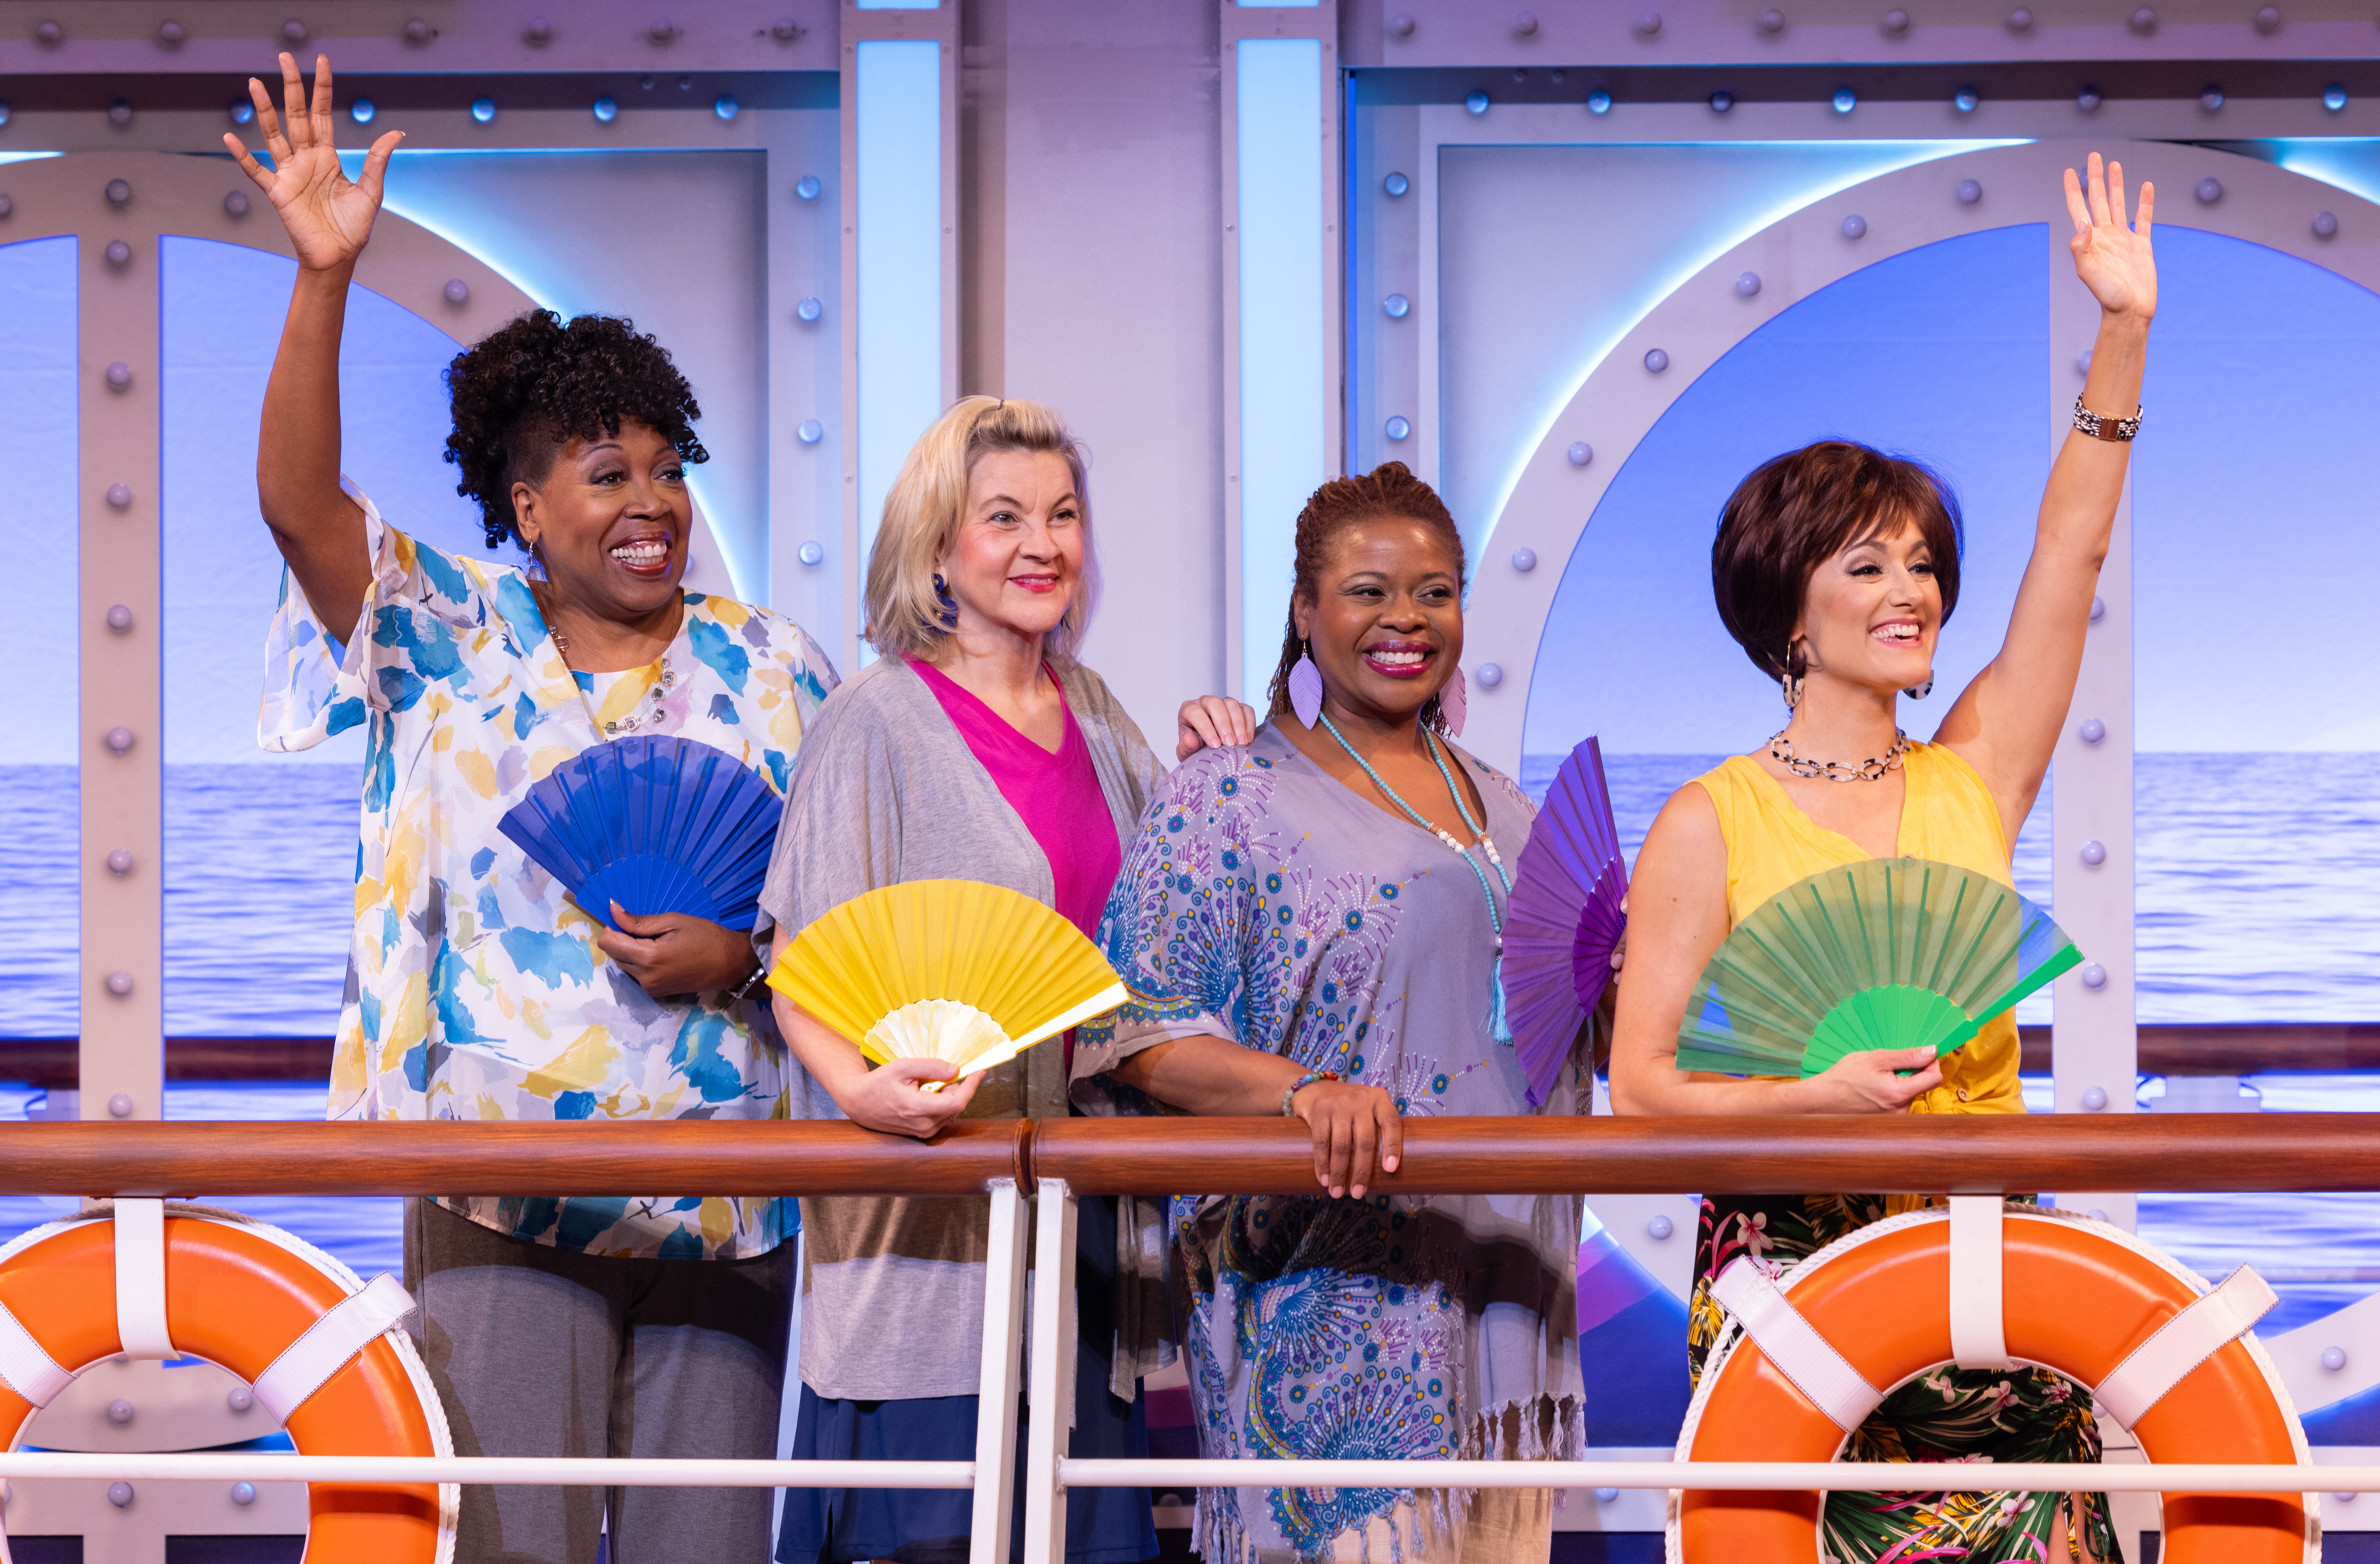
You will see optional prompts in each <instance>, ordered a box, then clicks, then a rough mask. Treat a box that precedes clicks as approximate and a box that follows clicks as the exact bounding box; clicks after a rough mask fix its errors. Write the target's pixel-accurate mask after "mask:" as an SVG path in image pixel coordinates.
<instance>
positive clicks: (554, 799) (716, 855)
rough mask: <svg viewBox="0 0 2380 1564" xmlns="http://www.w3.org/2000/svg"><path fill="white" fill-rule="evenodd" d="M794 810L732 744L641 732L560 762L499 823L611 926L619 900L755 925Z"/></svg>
mask: <svg viewBox="0 0 2380 1564" xmlns="http://www.w3.org/2000/svg"><path fill="white" fill-rule="evenodd" d="M783 811H784V800H783V799H782V798H780V797H778V796H777V794H776V793H775V792H774V791H773V790H772V789H771V787H770V786H769V784H768V783H767V782H763V781H762V780H761V779H760V775H759V772H757V771H755V770H752V769H751V768H750V767H748V766H747V765H745V764H744V763H743V762H742V761H740V760H738V759H736V758H735V757H734V756H732V755H729V754H727V753H726V752H725V751H723V750H719V749H713V748H712V747H711V746H709V745H707V744H696V743H694V742H693V741H692V740H690V739H682V738H655V737H649V736H647V735H644V734H637V735H633V736H631V737H628V738H624V739H620V740H617V741H616V742H613V743H611V744H599V745H597V746H594V747H593V748H591V749H588V750H583V751H581V752H580V753H579V754H577V755H575V756H573V757H572V758H570V759H568V760H565V761H564V762H563V763H562V764H561V765H559V766H556V767H555V768H554V769H553V771H552V772H551V773H550V774H549V775H548V776H547V777H546V779H545V780H544V781H543V782H539V783H538V784H537V785H536V786H534V787H532V788H530V789H529V790H528V794H526V795H525V796H524V797H523V798H522V799H521V801H520V802H519V803H518V804H516V805H514V806H513V807H512V809H511V810H510V811H509V812H507V813H506V814H505V816H504V819H503V821H502V822H501V823H500V824H499V825H498V827H497V829H498V830H502V831H503V832H504V836H505V838H506V839H507V840H508V841H510V842H512V843H515V844H516V845H517V846H518V847H519V848H520V850H521V851H522V852H524V853H526V854H528V856H529V860H530V862H532V863H534V864H536V865H537V866H538V867H540V868H542V869H544V870H545V871H546V872H547V873H548V874H551V875H552V876H553V878H554V879H558V880H560V881H562V883H563V885H564V886H565V887H566V888H567V889H568V890H569V891H570V899H571V900H572V901H574V902H577V903H578V904H579V906H581V907H583V908H585V909H586V911H587V913H588V914H589V915H590V916H592V917H594V918H596V919H597V920H598V921H600V922H601V923H603V924H605V925H606V926H609V925H610V924H611V922H612V903H614V902H617V903H620V905H621V906H623V907H625V908H626V909H627V910H628V911H629V912H632V913H635V914H637V915H639V916H646V915H651V914H654V913H690V914H692V915H694V916H696V917H699V918H707V919H709V920H710V922H712V923H716V924H720V925H722V926H724V927H728V928H749V927H752V925H753V923H754V921H755V920H756V919H757V918H758V917H759V902H760V882H761V880H762V879H765V878H767V876H768V872H769V855H770V851H771V848H772V847H773V845H774V844H775V842H776V839H777V819H778V817H779V816H780V815H782V814H783Z"/></svg>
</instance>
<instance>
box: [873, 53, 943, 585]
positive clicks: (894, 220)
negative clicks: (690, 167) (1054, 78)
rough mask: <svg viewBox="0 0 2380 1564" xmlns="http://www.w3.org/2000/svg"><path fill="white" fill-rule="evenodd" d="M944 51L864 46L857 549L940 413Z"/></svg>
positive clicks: (874, 528)
mask: <svg viewBox="0 0 2380 1564" xmlns="http://www.w3.org/2000/svg"><path fill="white" fill-rule="evenodd" d="M941 69H942V66H941V44H939V43H936V42H932V41H930V40H924V41H892V40H880V41H876V42H862V43H861V44H860V45H859V46H858V55H857V64H856V103H855V104H854V117H855V124H856V132H855V133H856V138H857V146H856V148H855V149H854V161H855V164H856V183H855V187H854V193H855V196H856V200H857V203H858V227H859V233H858V236H857V238H858V261H857V266H856V273H855V280H856V284H857V286H858V293H859V308H858V315H857V319H856V321H855V322H854V325H855V328H856V342H857V344H858V358H859V406H858V407H857V409H856V415H857V417H858V419H859V424H858V430H859V547H860V554H861V557H862V558H865V557H867V553H868V549H869V548H870V547H871V546H873V544H874V543H875V540H876V528H877V524H878V522H879V521H880V519H881V518H882V516H883V514H884V496H885V495H886V494H887V493H888V492H889V491H891V490H892V480H893V479H894V478H895V477H897V476H898V475H899V473H900V471H901V463H902V461H903V459H904V458H905V457H906V456H907V455H908V454H909V446H910V444H911V443H913V442H915V441H916V440H917V436H918V435H920V434H922V433H924V432H925V430H926V428H927V426H929V424H931V423H932V422H933V421H934V419H935V418H938V417H940V416H941V411H942V117H941V115H942V81H941Z"/></svg>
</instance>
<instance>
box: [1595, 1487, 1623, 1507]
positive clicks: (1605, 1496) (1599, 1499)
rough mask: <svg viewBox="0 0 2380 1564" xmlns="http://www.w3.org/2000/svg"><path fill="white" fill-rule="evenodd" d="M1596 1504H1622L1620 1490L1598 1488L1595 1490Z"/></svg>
mask: <svg viewBox="0 0 2380 1564" xmlns="http://www.w3.org/2000/svg"><path fill="white" fill-rule="evenodd" d="M1595 1502H1596V1503H1597V1504H1618V1503H1619V1502H1620V1490H1619V1489H1618V1488H1597V1489H1596V1490H1595Z"/></svg>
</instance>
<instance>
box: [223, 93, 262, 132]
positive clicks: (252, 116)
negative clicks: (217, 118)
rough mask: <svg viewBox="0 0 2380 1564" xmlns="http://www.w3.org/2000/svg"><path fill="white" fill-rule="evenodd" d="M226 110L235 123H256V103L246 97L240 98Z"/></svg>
mask: <svg viewBox="0 0 2380 1564" xmlns="http://www.w3.org/2000/svg"><path fill="white" fill-rule="evenodd" d="M224 112H225V114H227V115H230V116H231V122H232V123H233V124H234V125H253V124H254V123H256V105H255V104H254V103H249V101H248V100H247V99H246V98H242V99H239V100H238V101H237V102H236V103H233V104H232V105H231V106H230V107H229V108H227V109H225V111H224Z"/></svg>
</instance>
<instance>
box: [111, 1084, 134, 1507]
mask: <svg viewBox="0 0 2380 1564" xmlns="http://www.w3.org/2000/svg"><path fill="white" fill-rule="evenodd" d="M107 1112H108V1117H110V1118H112V1119H129V1118H131V1117H132V1098H131V1097H130V1096H129V1095H128V1094H127V1093H124V1092H118V1093H116V1094H115V1096H114V1097H109V1098H108V1099H107ZM109 1497H115V1496H114V1495H113V1494H111V1495H110V1496H109Z"/></svg>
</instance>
